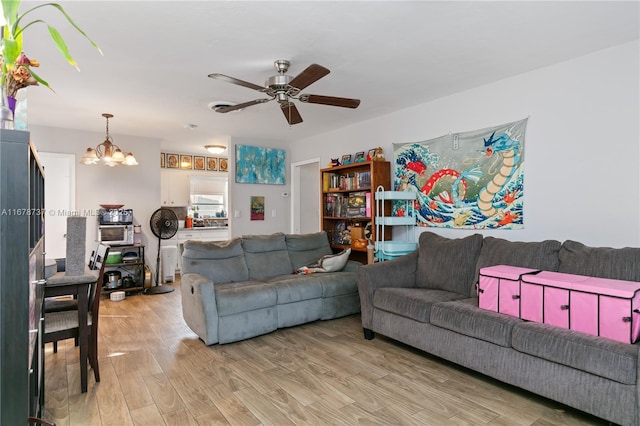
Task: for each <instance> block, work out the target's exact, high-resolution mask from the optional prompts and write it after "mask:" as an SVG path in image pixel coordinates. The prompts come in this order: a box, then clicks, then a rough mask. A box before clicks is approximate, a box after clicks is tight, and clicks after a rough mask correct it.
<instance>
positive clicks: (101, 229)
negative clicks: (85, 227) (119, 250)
mask: <svg viewBox="0 0 640 426" xmlns="http://www.w3.org/2000/svg"><path fill="white" fill-rule="evenodd" d="M98 241H99V242H101V243H103V244H107V245H114V246H119V245H120V246H121V245H133V225H100V226H98Z"/></svg>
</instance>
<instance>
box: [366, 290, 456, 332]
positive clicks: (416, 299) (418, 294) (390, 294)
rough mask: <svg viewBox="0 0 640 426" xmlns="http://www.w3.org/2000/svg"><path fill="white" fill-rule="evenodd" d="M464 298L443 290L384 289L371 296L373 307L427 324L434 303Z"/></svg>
mask: <svg viewBox="0 0 640 426" xmlns="http://www.w3.org/2000/svg"><path fill="white" fill-rule="evenodd" d="M465 297H466V296H465V295H462V294H459V293H453V292H450V291H445V290H427V289H424V288H394V287H384V288H380V289H378V290H376V292H375V294H374V295H373V306H374V307H375V308H377V309H381V310H383V311H387V312H391V313H393V314H397V315H401V316H403V317H407V318H411V319H412V320H415V321H419V322H425V323H428V322H429V317H430V315H431V307H432V305H433V304H434V303H438V302H444V301H447V300H457V299H464V298H465Z"/></svg>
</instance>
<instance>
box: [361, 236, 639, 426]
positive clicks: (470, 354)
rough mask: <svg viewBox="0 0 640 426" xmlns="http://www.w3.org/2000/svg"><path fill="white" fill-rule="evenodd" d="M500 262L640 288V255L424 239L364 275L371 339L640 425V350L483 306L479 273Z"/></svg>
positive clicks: (476, 239) (489, 240)
mask: <svg viewBox="0 0 640 426" xmlns="http://www.w3.org/2000/svg"><path fill="white" fill-rule="evenodd" d="M500 264H506V265H513V266H523V267H530V268H535V269H541V270H549V271H560V272H566V273H573V274H581V275H591V276H597V277H602V278H614V279H623V280H629V281H640V248H621V249H613V248H604V247H599V248H597V247H587V246H585V245H583V244H581V243H579V242H576V241H565V242H564V243H562V244H561V243H560V242H558V241H552V240H549V241H541V242H510V241H506V240H503V239H499V238H494V237H484V238H483V237H482V236H481V235H478V234H476V235H472V236H469V237H466V238H460V239H447V238H444V237H441V236H438V235H436V234H434V233H431V232H424V233H422V234H421V235H420V239H419V248H418V250H417V251H415V252H413V253H411V254H409V255H406V256H403V257H400V258H398V259H395V260H391V261H387V262H382V263H376V264H373V265H366V266H363V267H362V268H360V271H359V272H358V288H359V291H360V300H361V309H362V325H363V328H364V334H365V338H367V339H373V338H374V336H375V333H380V334H382V335H384V336H388V337H390V338H393V339H395V340H398V341H400V342H403V343H406V344H408V345H411V346H413V347H416V348H419V349H421V350H423V351H425V352H428V353H430V354H433V355H436V356H438V357H441V358H444V359H446V360H449V361H452V362H454V363H456V364H460V365H462V366H464V367H467V368H470V369H472V370H475V371H478V372H480V373H483V374H486V375H488V376H491V377H493V378H496V379H498V380H501V381H503V382H506V383H509V384H511V385H515V386H518V387H520V388H523V389H526V390H529V391H531V392H534V393H537V394H539V395H542V396H545V397H547V398H550V399H553V400H556V401H559V402H561V403H563V404H566V405H568V406H571V407H574V408H577V409H579V410H583V411H585V412H587V413H591V414H593V415H595V416H598V417H601V418H603V419H606V420H608V421H611V422H615V423H618V424H622V425H638V424H640V392H639V389H640V388H639V386H638V382H639V379H640V361H639V359H638V358H639V353H640V345H639V344H624V343H618V342H616V341H613V340H609V339H605V338H601V337H595V336H591V335H587V334H582V333H579V332H575V331H570V330H565V329H561V328H557V327H553V326H549V325H545V324H539V323H533V322H526V321H523V320H520V319H518V318H514V317H510V316H506V315H503V314H499V313H495V312H491V311H486V310H482V309H479V308H478V299H477V297H476V291H475V283H476V282H477V279H478V271H479V269H480V268H482V267H485V266H490V265H500Z"/></svg>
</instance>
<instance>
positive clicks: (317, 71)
mask: <svg viewBox="0 0 640 426" xmlns="http://www.w3.org/2000/svg"><path fill="white" fill-rule="evenodd" d="M330 72H331V71H329V70H328V69H327V68H325V67H323V66H322V65H318V64H311V65H309V66H308V67H307V68H306V69H305V70H304V71H302V72H301V73H300V74H298V75H297V76H295V77H294V79H293V80H291V81H290V82H289V86H293V87H295V88H296V89H299V90H302V89H304V88H305V87H307V86H309V85H310V84H312V83H315V82H316V81H318V80H320V79H321V78H322V77H324V76H325V75H327V74H329V73H330Z"/></svg>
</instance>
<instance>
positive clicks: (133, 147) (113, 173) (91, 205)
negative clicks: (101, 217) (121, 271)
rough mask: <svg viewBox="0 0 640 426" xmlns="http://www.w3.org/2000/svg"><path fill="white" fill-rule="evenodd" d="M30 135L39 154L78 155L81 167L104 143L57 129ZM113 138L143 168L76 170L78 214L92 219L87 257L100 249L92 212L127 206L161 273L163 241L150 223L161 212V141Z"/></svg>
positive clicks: (148, 257) (147, 252)
mask: <svg viewBox="0 0 640 426" xmlns="http://www.w3.org/2000/svg"><path fill="white" fill-rule="evenodd" d="M29 131H30V132H31V139H32V140H33V142H34V144H35V146H36V148H37V149H38V151H42V152H55V153H70V154H75V156H76V161H77V162H78V163H79V162H80V158H81V157H82V155H83V154H84V152H85V151H86V149H87V148H88V147H90V146H91V147H94V148H95V147H96V146H97V145H98V144H99V143H101V142H102V141H103V140H104V133H93V132H82V131H78V130H69V129H60V128H55V127H42V126H29ZM111 137H112V138H113V140H114V142H115V143H116V144H117V145H118V146H120V147H121V148H122V149H123V150H125V151H131V152H133V154H134V155H135V157H136V160H138V163H139V165H138V166H134V167H128V166H118V167H114V168H111V167H106V166H102V165H94V166H85V165H83V164H78V165H77V166H76V210H77V211H78V212H82V214H86V215H87V216H91V217H87V255H88V254H89V253H91V250H92V249H93V248H94V247H95V239H96V231H97V228H96V226H97V218H96V217H95V216H92V213H91V212H95V211H96V210H97V209H99V208H100V206H99V205H100V204H124V208H130V209H133V215H134V223H135V224H140V225H142V241H143V244H145V245H146V250H145V255H146V256H145V257H146V263H147V265H149V266H150V267H151V270H152V271H155V265H156V254H157V246H158V242H157V239H156V238H155V237H154V236H153V233H152V232H151V230H150V228H149V219H150V218H151V214H152V213H153V212H154V211H155V210H156V209H157V208H159V207H160V162H159V160H158V159H159V158H160V141H159V140H155V139H149V138H140V137H137V136H127V135H116V134H111ZM46 173H47V172H46V170H45V182H46Z"/></svg>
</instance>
